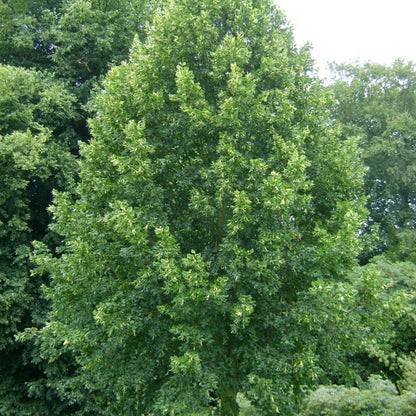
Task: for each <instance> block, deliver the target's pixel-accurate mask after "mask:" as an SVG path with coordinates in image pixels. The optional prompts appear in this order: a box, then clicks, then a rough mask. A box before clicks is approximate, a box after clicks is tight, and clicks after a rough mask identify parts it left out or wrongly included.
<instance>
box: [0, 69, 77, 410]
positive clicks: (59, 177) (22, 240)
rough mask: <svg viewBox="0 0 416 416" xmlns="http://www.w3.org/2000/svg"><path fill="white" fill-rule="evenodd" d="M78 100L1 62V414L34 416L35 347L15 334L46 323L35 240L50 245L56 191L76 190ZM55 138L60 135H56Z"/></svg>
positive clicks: (34, 74) (36, 76)
mask: <svg viewBox="0 0 416 416" xmlns="http://www.w3.org/2000/svg"><path fill="white" fill-rule="evenodd" d="M73 102H74V97H73V96H71V95H70V94H68V93H66V92H65V89H62V88H59V84H56V85H53V84H52V85H50V82H49V80H48V79H47V78H45V77H44V76H42V75H41V74H39V73H37V72H35V71H28V70H24V69H21V68H15V67H11V66H3V65H0V166H1V173H2V174H1V178H0V195H1V197H0V351H1V358H0V371H1V374H2V379H1V380H0V396H1V397H2V401H1V405H0V413H1V414H2V415H15V414H19V415H25V414H29V413H27V412H29V410H28V408H29V407H30V405H31V404H30V403H29V402H28V400H27V388H26V386H25V385H24V383H25V382H26V381H28V380H30V379H32V378H35V377H36V371H37V370H36V368H35V367H34V366H32V365H31V364H30V363H29V362H30V353H29V351H30V346H21V345H19V344H16V343H15V341H14V337H15V336H16V335H17V333H18V332H19V331H22V330H24V328H26V327H31V326H39V325H40V324H41V323H42V314H43V313H44V309H45V303H44V301H43V300H42V298H41V293H40V292H41V290H40V285H41V283H42V280H39V279H38V278H32V277H31V276H30V262H29V256H30V252H31V241H32V240H33V239H34V238H37V239H42V240H44V241H45V242H48V240H50V238H49V237H51V234H48V233H47V229H46V228H47V223H48V222H49V215H48V213H47V211H46V207H47V206H48V205H49V204H50V203H51V196H52V195H51V191H52V188H58V189H59V188H60V189H64V188H65V189H68V190H70V189H71V187H73V181H74V176H75V175H74V172H75V166H74V160H73V157H72V156H71V155H70V153H69V151H68V145H67V142H68V140H67V139H68V133H67V131H66V127H65V126H66V123H67V122H70V121H71V119H73V118H74V117H75V115H74V112H73V110H72V106H73ZM53 136H54V137H53Z"/></svg>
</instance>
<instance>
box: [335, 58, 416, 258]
mask: <svg viewBox="0 0 416 416" xmlns="http://www.w3.org/2000/svg"><path fill="white" fill-rule="evenodd" d="M334 70H335V74H336V75H337V80H336V82H335V83H334V84H333V85H332V86H331V87H330V89H331V91H332V92H333V93H334V95H335V98H336V100H337V105H336V106H335V108H334V111H333V117H334V118H335V119H336V120H338V121H340V122H341V123H342V126H343V131H344V134H345V135H346V136H349V135H357V136H360V138H361V139H360V146H361V148H362V149H363V160H364V162H365V164H366V165H367V166H368V167H369V170H368V173H367V175H366V180H365V192H366V193H367V194H368V195H369V200H368V207H369V211H370V216H369V225H371V224H377V225H378V226H379V230H380V242H379V244H378V246H377V247H376V252H381V251H384V250H386V248H391V249H393V247H395V246H397V245H400V244H401V245H402V246H403V243H404V242H405V241H407V240H409V237H407V238H406V235H402V236H400V234H401V233H402V232H406V233H407V234H408V233H409V232H410V233H411V235H412V236H410V238H411V239H413V240H414V229H415V220H416V209H415V201H416V185H415V184H416V181H415V173H416V152H415V149H416V147H415V146H416V138H415V137H416V136H415V131H416V94H415V91H416V89H415V88H416V71H415V67H414V64H413V63H411V62H409V63H406V62H404V61H401V60H398V61H396V62H395V63H394V64H393V65H392V66H383V65H378V64H370V63H368V64H365V65H363V66H354V65H335V66H334ZM399 250H400V249H399ZM402 250H406V249H405V247H403V248H402ZM400 260H402V261H403V260H406V259H405V258H404V257H403V256H401V258H400Z"/></svg>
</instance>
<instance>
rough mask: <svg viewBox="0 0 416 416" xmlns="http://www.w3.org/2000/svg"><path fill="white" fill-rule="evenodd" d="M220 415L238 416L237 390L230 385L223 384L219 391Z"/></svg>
mask: <svg viewBox="0 0 416 416" xmlns="http://www.w3.org/2000/svg"><path fill="white" fill-rule="evenodd" d="M220 400H221V408H220V415H221V416H238V415H239V414H240V407H239V406H238V403H237V392H236V391H235V390H234V389H232V388H231V387H228V386H224V387H223V389H222V391H221V396H220Z"/></svg>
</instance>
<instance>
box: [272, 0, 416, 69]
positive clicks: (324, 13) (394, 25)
mask: <svg viewBox="0 0 416 416" xmlns="http://www.w3.org/2000/svg"><path fill="white" fill-rule="evenodd" d="M275 3H276V4H277V6H278V7H279V8H280V9H282V10H283V11H284V12H285V14H286V17H287V18H288V20H289V22H290V23H291V24H292V26H293V30H294V34H295V39H296V42H297V44H298V45H303V44H304V43H306V42H310V43H311V44H312V47H313V49H312V56H313V58H314V59H315V61H316V63H317V65H318V67H319V68H320V69H321V71H324V70H325V66H326V63H327V62H328V61H329V62H331V61H336V62H353V61H355V60H359V61H360V62H363V61H364V62H365V61H372V62H377V63H382V64H390V63H392V62H393V61H394V60H395V59H396V58H404V59H405V60H412V61H416V0H378V1H377V0H275Z"/></svg>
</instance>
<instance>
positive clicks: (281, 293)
mask: <svg viewBox="0 0 416 416" xmlns="http://www.w3.org/2000/svg"><path fill="white" fill-rule="evenodd" d="M310 66H311V63H310V58H309V54H308V52H307V50H298V49H297V48H296V46H295V44H294V41H293V36H292V33H291V30H290V29H289V28H288V26H287V24H286V21H285V19H284V16H283V15H282V14H281V12H279V11H278V10H277V9H275V8H274V6H273V5H272V4H271V2H268V1H261V2H260V1H237V2H236V1H232V2H231V1H222V2H212V1H210V2H205V1H203V2H198V3H195V2H193V1H189V0H179V1H175V2H171V3H169V5H168V6H167V7H166V8H165V9H164V11H163V13H160V14H158V15H157V16H156V18H155V20H154V27H153V29H152V30H151V31H150V32H149V34H148V38H147V40H145V41H140V40H138V39H137V40H136V41H135V43H134V45H133V48H132V52H131V55H130V61H129V62H127V63H124V64H122V65H121V66H118V67H116V68H114V69H112V70H111V71H110V73H109V75H108V76H107V78H106V80H105V82H104V89H103V91H102V93H101V94H99V95H98V97H97V98H96V100H95V104H94V106H95V107H94V108H95V112H96V117H95V118H94V119H93V120H92V121H91V124H90V126H91V131H92V135H93V138H92V140H91V142H90V143H89V144H88V145H85V146H83V147H82V156H83V158H82V161H81V165H80V168H81V170H80V177H81V181H80V184H79V186H78V189H77V198H76V201H75V202H74V201H73V200H72V198H70V197H68V196H67V195H65V193H64V194H56V203H55V206H54V208H53V211H54V215H55V224H54V230H55V231H56V232H57V233H59V234H60V235H61V236H62V238H63V241H64V245H63V247H62V248H61V249H60V252H61V254H60V255H59V256H58V257H53V256H51V255H48V254H47V253H44V254H41V255H39V256H38V263H39V267H40V270H43V271H47V272H48V273H49V274H50V275H51V279H52V282H51V287H50V288H49V289H48V291H47V294H48V298H49V299H50V301H51V302H52V311H51V314H50V316H49V318H48V323H47V325H46V326H45V328H44V329H42V331H41V334H40V337H41V340H42V341H41V342H43V343H44V345H51V343H53V344H54V345H55V346H61V347H60V348H58V350H60V351H61V353H64V352H67V353H70V354H72V355H73V356H74V357H75V360H76V362H77V364H78V371H77V373H76V379H77V381H78V383H80V385H82V386H88V390H89V391H90V395H91V397H93V399H94V403H95V406H97V407H96V409H97V410H96V411H97V412H98V411H99V412H102V413H103V414H124V415H135V414H141V413H143V414H155V415H156V414H163V413H171V414H181V415H182V414H183V415H185V414H189V415H195V414H204V412H207V409H209V405H210V403H211V405H213V406H214V407H217V408H218V409H219V411H220V413H221V414H224V415H225V414H227V415H235V414H238V404H237V393H240V394H243V395H244V397H245V398H246V399H247V400H249V401H250V403H251V405H252V406H255V409H256V412H257V414H259V415H260V414H265V415H268V414H272V413H275V412H278V411H279V409H280V410H282V411H283V412H290V411H291V406H293V403H294V402H296V397H297V396H298V394H300V392H301V386H302V385H303V384H308V383H314V382H316V381H314V380H317V379H319V378H320V377H321V376H322V375H323V373H324V370H323V369H322V367H323V362H324V357H323V356H321V354H322V353H323V349H321V348H320V345H321V343H325V342H329V341H328V338H327V337H328V336H329V333H326V334H323V333H321V332H319V331H317V330H316V327H315V324H316V323H314V322H311V321H310V320H308V317H307V315H308V314H313V313H314V312H313V311H309V312H308V314H306V305H313V303H310V302H309V298H310V297H311V296H312V297H313V293H314V288H315V289H316V288H317V287H318V286H319V284H320V282H334V281H337V280H340V279H342V278H343V277H344V276H345V274H346V272H347V271H348V270H349V269H350V268H351V267H352V266H353V265H354V264H355V263H356V257H357V255H358V253H359V251H360V247H359V244H357V238H356V237H357V234H358V232H359V229H360V227H361V225H362V222H363V220H364V218H365V209H364V207H363V203H364V201H363V199H360V198H357V194H359V189H360V187H361V186H362V168H361V165H360V162H359V161H358V160H357V158H356V157H355V150H354V149H355V144H354V142H353V141H348V140H347V141H343V140H341V139H340V138H338V137H337V132H336V130H333V129H331V127H329V123H328V112H327V111H326V108H325V105H326V104H327V100H328V96H327V94H325V92H324V91H323V89H322V87H321V86H320V84H319V82H317V81H316V80H314V79H313V78H311V76H310V75H309V70H310ZM334 333H335V328H334ZM305 339H308V340H310V341H311V342H310V343H306V344H305ZM343 347H345V345H343ZM337 351H338V352H337ZM333 353H334V354H337V353H339V354H342V351H341V346H339V349H338V350H337V346H336V345H334V351H333ZM46 355H47V354H46ZM334 371H335V370H334ZM74 385H75V383H74ZM75 389H76V387H75ZM72 394H74V393H72ZM98 409H99V410H98Z"/></svg>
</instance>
